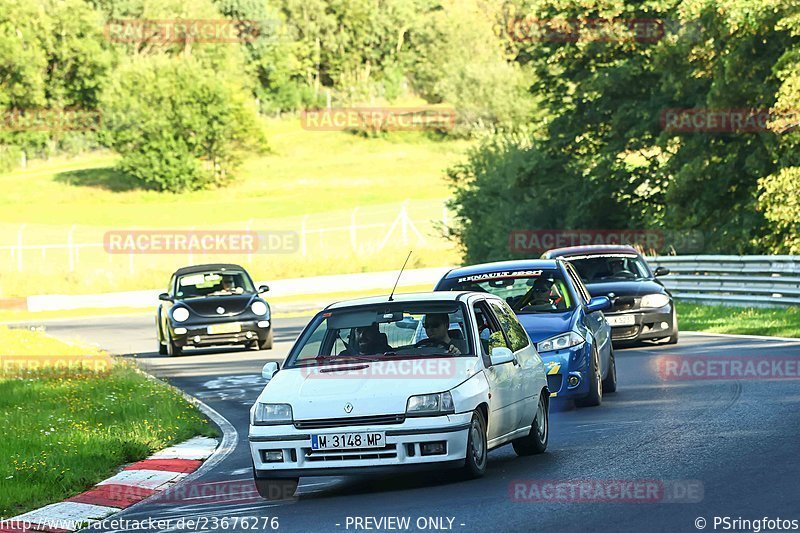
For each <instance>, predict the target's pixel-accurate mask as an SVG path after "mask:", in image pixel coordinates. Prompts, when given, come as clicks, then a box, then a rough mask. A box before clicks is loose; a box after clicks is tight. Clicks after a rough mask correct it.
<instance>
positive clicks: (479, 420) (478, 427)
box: [464, 410, 488, 479]
mask: <svg viewBox="0 0 800 533" xmlns="http://www.w3.org/2000/svg"><path fill="white" fill-rule="evenodd" d="M487 454H488V444H487V442H486V421H485V420H484V419H483V414H482V413H481V412H480V411H477V410H476V411H475V412H474V413H472V421H471V422H470V424H469V434H468V437H467V458H466V460H465V461H464V475H465V476H466V477H467V478H470V479H474V478H479V477H481V476H483V475H484V474H485V473H486V462H487V457H486V456H487Z"/></svg>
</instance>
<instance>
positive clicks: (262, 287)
mask: <svg viewBox="0 0 800 533" xmlns="http://www.w3.org/2000/svg"><path fill="white" fill-rule="evenodd" d="M262 292H269V285H262V286H260V287H259V288H258V294H261V293H262Z"/></svg>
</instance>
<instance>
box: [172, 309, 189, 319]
mask: <svg viewBox="0 0 800 533" xmlns="http://www.w3.org/2000/svg"><path fill="white" fill-rule="evenodd" d="M188 318H189V310H188V309H186V308H185V307H178V308H177V309H173V310H172V319H173V320H174V321H175V322H186V319H188Z"/></svg>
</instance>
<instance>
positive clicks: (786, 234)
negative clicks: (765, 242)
mask: <svg viewBox="0 0 800 533" xmlns="http://www.w3.org/2000/svg"><path fill="white" fill-rule="evenodd" d="M758 185H759V190H760V192H761V194H760V195H759V197H758V203H759V207H760V208H761V209H762V210H763V211H764V216H765V217H766V219H767V220H768V221H769V222H770V226H769V228H770V230H769V249H768V251H769V252H771V253H777V254H800V167H790V168H784V169H781V171H780V172H778V173H776V174H772V175H770V176H767V177H766V178H762V179H760V180H758Z"/></svg>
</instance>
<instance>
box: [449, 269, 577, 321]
mask: <svg viewBox="0 0 800 533" xmlns="http://www.w3.org/2000/svg"><path fill="white" fill-rule="evenodd" d="M444 288H446V289H447V290H452V291H476V292H488V293H490V294H494V295H495V296H499V297H500V298H503V299H504V300H505V301H506V302H508V305H509V306H511V309H513V310H514V312H515V313H517V314H526V313H563V312H565V311H571V310H573V309H574V308H575V302H574V301H573V298H572V295H571V293H570V291H569V289H568V288H567V282H566V281H565V280H564V277H563V276H562V274H561V271H560V270H556V269H551V270H522V271H502V272H485V273H481V274H475V275H471V276H464V277H459V278H453V279H451V280H447V283H446V284H444Z"/></svg>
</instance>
